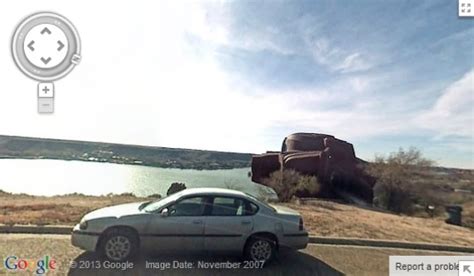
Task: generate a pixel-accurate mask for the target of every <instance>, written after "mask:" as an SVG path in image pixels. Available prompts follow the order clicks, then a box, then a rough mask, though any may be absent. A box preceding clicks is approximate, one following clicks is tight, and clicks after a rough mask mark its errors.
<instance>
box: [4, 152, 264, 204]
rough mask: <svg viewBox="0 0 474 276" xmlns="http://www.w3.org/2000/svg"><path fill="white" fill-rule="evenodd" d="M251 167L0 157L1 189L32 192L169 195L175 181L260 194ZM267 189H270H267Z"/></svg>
mask: <svg viewBox="0 0 474 276" xmlns="http://www.w3.org/2000/svg"><path fill="white" fill-rule="evenodd" d="M249 171H250V168H242V169H231V170H212V171H211V170H202V171H198V170H182V169H165V168H153V167H144V166H132V165H121V164H111V163H96V162H83V161H63V160H44V159H41V160H24V159H0V190H3V191H6V192H11V193H26V194H31V195H46V196H51V195H62V194H69V193H83V194H86V195H105V194H108V193H115V194H119V193H126V192H127V193H134V194H135V195H137V196H147V195H151V194H157V193H158V194H161V195H166V191H167V190H168V188H169V186H170V185H171V183H173V182H183V183H185V184H186V186H187V187H188V188H191V187H222V188H232V189H236V190H241V191H244V192H247V193H250V194H253V195H259V194H261V191H262V190H261V188H262V187H263V189H264V190H265V189H266V188H265V187H264V186H261V185H258V184H255V183H253V182H252V181H251V180H250V177H248V172H249ZM267 191H268V190H267Z"/></svg>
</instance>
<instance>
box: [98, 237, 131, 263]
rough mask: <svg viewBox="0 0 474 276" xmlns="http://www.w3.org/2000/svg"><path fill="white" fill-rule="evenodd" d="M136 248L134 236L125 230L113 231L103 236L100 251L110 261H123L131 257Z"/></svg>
mask: <svg viewBox="0 0 474 276" xmlns="http://www.w3.org/2000/svg"><path fill="white" fill-rule="evenodd" d="M137 248H138V240H137V239H136V237H135V235H134V234H133V233H132V232H131V231H128V230H126V229H113V230H111V231H109V232H108V233H107V234H105V236H104V238H103V240H102V242H101V248H100V251H101V253H102V255H103V256H105V257H106V258H107V259H109V260H110V261H115V262H119V261H124V260H127V259H130V258H131V257H133V256H134V255H135V253H136V251H137Z"/></svg>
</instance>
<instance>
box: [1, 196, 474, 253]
mask: <svg viewBox="0 0 474 276" xmlns="http://www.w3.org/2000/svg"><path fill="white" fill-rule="evenodd" d="M145 200H150V199H149V198H137V197H135V196H133V195H130V194H124V195H113V196H84V195H77V194H73V195H65V196H53V197H42V196H29V195H24V194H21V195H17V194H8V193H0V224H7V225H13V224H33V225H51V224H52V225H54V224H56V225H74V224H76V223H78V222H79V221H80V219H81V217H82V216H83V215H84V214H86V213H87V212H90V211H92V210H94V209H97V208H101V207H105V206H110V205H114V204H119V203H126V202H136V201H145ZM285 205H286V206H289V207H291V208H293V209H295V210H298V211H299V212H300V213H301V214H302V216H303V219H304V223H305V227H306V229H307V230H308V231H309V232H310V233H311V234H312V235H317V236H327V237H348V238H364V239H385V240H402V241H411V242H426V243H441V244H452V245H464V246H472V245H473V244H474V230H473V229H471V228H467V227H460V226H453V225H448V224H446V223H444V220H443V217H442V216H439V217H435V218H421V217H409V216H400V215H395V214H389V213H382V212H377V211H372V210H367V209H362V208H358V207H355V206H351V205H345V204H339V203H335V202H332V201H325V200H312V201H310V202H307V203H305V204H304V205H297V204H295V203H288V204H285ZM464 208H465V214H464V215H468V214H470V216H472V215H473V214H474V212H473V210H474V203H470V204H469V205H464ZM465 217H466V216H465ZM468 219H472V217H471V218H468Z"/></svg>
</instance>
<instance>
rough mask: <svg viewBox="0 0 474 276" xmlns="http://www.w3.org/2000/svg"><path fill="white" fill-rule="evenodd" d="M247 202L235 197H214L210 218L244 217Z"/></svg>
mask: <svg viewBox="0 0 474 276" xmlns="http://www.w3.org/2000/svg"><path fill="white" fill-rule="evenodd" d="M246 205H247V201H246V200H244V199H241V198H235V197H215V198H214V201H213V204H212V208H211V212H210V214H211V216H245V215H247V207H246Z"/></svg>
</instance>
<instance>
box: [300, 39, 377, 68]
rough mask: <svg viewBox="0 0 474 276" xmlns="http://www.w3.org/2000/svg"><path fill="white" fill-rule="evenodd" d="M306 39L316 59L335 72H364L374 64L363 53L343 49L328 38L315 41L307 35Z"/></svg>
mask: <svg viewBox="0 0 474 276" xmlns="http://www.w3.org/2000/svg"><path fill="white" fill-rule="evenodd" d="M304 40H305V42H306V44H307V47H308V49H309V50H310V52H311V54H312V56H313V58H314V60H315V61H316V62H317V63H319V64H321V65H323V66H326V67H327V68H329V70H331V71H333V72H341V73H352V72H362V71H366V70H368V69H370V68H371V67H372V66H373V65H372V64H371V63H370V62H369V61H368V60H367V58H365V57H364V56H363V55H362V54H361V53H359V52H352V53H351V52H348V51H347V50H343V49H341V48H340V47H336V46H334V45H332V44H331V43H330V41H329V40H328V39H325V38H319V39H317V40H316V41H313V40H312V39H311V38H310V36H308V35H306V36H305V37H304Z"/></svg>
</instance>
